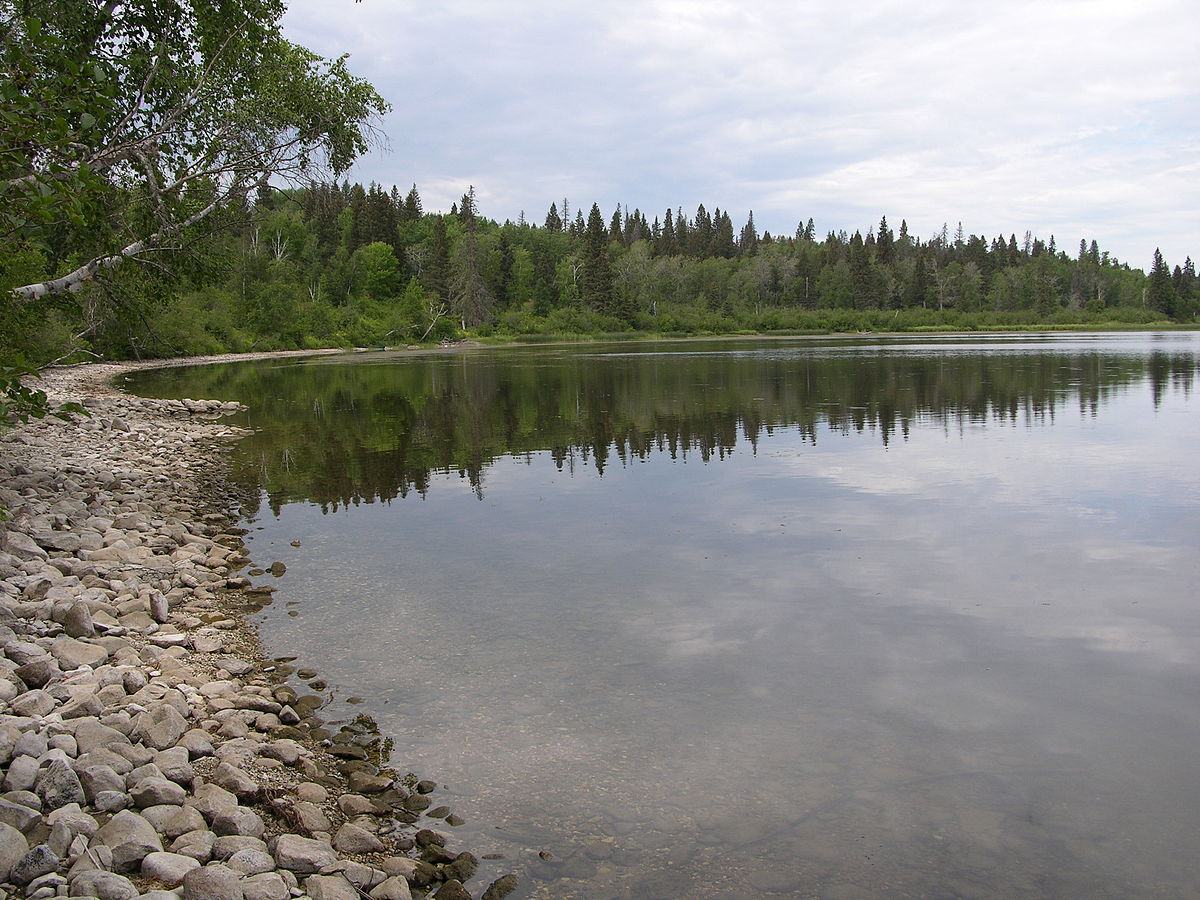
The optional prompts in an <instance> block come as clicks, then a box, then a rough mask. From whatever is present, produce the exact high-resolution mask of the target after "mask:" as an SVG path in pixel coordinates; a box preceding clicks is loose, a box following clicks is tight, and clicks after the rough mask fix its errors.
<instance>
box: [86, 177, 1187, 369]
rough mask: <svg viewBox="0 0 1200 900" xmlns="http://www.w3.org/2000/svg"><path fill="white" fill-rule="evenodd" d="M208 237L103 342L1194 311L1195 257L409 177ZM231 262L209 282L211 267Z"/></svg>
mask: <svg viewBox="0 0 1200 900" xmlns="http://www.w3.org/2000/svg"><path fill="white" fill-rule="evenodd" d="M231 218H234V219H236V220H237V221H238V222H240V223H241V224H239V225H238V226H237V227H236V228H234V229H232V230H231V231H229V232H228V233H227V234H225V235H224V236H223V237H222V238H220V240H219V242H218V243H219V246H216V247H213V248H210V250H209V253H210V256H213V257H214V258H217V259H219V260H220V264H219V265H218V266H212V265H210V266H208V267H207V268H206V269H205V271H204V277H203V279H202V280H199V281H193V282H192V283H190V284H186V283H185V284H182V285H180V286H179V287H178V288H177V290H176V292H175V293H174V295H173V296H172V297H171V298H170V300H169V302H167V303H166V304H165V305H164V306H162V307H161V308H159V309H157V310H155V312H154V315H153V316H149V315H146V316H145V317H143V320H142V321H140V322H138V321H137V320H136V319H127V320H126V321H125V322H124V323H123V328H121V329H118V330H115V331H113V332H112V334H111V337H112V339H113V345H112V346H110V347H106V348H104V349H105V351H106V352H108V353H118V354H119V353H132V354H139V355H153V354H178V353H198V352H220V351H233V350H247V349H265V348H274V347H285V348H303V347H318V346H330V345H334V346H337V345H342V346H350V345H354V346H382V345H405V344H410V343H416V342H420V341H430V340H444V339H451V338H455V337H458V336H462V335H464V334H470V335H474V336H489V335H509V336H528V337H529V338H530V339H533V337H534V336H539V335H540V336H548V335H595V334H617V333H624V332H636V331H641V332H652V333H658V334H705V333H735V332H772V331H804V330H888V329H894V330H902V329H906V328H919V327H936V326H939V325H940V326H945V327H967V328H974V327H1004V326H1015V325H1031V324H1039V323H1041V324H1087V323H1128V324H1147V323H1151V322H1165V321H1190V320H1192V319H1193V318H1194V317H1195V315H1196V312H1197V309H1198V298H1200V285H1198V284H1197V276H1196V270H1195V265H1194V263H1193V262H1192V260H1191V259H1190V258H1188V259H1187V260H1186V261H1185V262H1184V263H1183V264H1182V265H1176V266H1175V267H1174V269H1173V270H1172V269H1171V268H1169V267H1168V265H1167V263H1166V262H1165V261H1164V259H1163V257H1162V255H1161V253H1156V254H1155V258H1154V265H1153V267H1152V269H1151V271H1150V272H1149V274H1147V273H1144V272H1142V271H1141V270H1139V269H1133V268H1131V267H1130V266H1129V265H1128V264H1127V263H1124V262H1121V261H1119V260H1118V259H1116V258H1115V257H1113V256H1112V255H1111V254H1110V253H1109V252H1108V251H1102V250H1101V249H1100V248H1099V247H1098V245H1097V242H1096V241H1094V240H1093V241H1090V242H1087V241H1082V240H1081V241H1080V242H1079V245H1078V249H1077V250H1073V252H1071V253H1067V252H1066V251H1065V250H1063V249H1061V248H1059V247H1057V246H1056V243H1055V239H1054V238H1053V237H1051V238H1050V239H1049V241H1044V240H1042V239H1041V238H1039V237H1035V236H1033V235H1032V234H1030V233H1028V232H1027V233H1026V234H1025V236H1024V238H1023V239H1021V240H1018V238H1017V236H1016V235H1015V234H1012V235H1009V236H1008V237H1007V238H1005V237H1002V236H996V237H993V238H990V239H989V238H987V237H985V236H983V235H977V234H969V235H968V234H966V233H965V232H964V230H963V228H962V226H961V225H959V226H958V227H957V228H956V229H955V230H954V231H953V233H951V232H950V230H949V229H948V228H943V229H942V231H941V232H939V233H937V234H935V235H933V236H931V237H928V238H920V237H917V236H914V235H912V234H910V233H909V230H908V227H907V224H906V223H905V222H904V221H903V220H901V222H900V224H899V226H898V227H897V228H893V227H892V225H891V224H889V222H888V220H887V218H886V217H884V218H881V219H880V221H879V222H878V224H877V225H874V226H872V227H871V228H869V229H867V231H866V234H865V235H864V234H863V233H862V231H855V232H854V233H853V234H847V233H846V232H845V231H838V232H833V231H830V232H827V233H826V234H825V235H824V236H823V237H821V236H818V234H817V231H816V226H815V224H814V222H813V220H812V219H808V220H806V221H803V222H800V223H799V224H798V225H797V228H796V230H795V232H794V233H792V234H788V235H773V234H771V233H770V232H761V233H760V232H759V231H758V229H757V228H756V226H755V224H754V216H753V213H750V214H748V215H747V217H746V219H745V221H744V222H743V223H741V224H739V225H737V226H735V224H734V221H733V219H732V217H731V215H730V213H729V211H728V210H721V209H719V208H714V209H713V211H712V212H711V213H710V212H709V211H708V210H707V209H706V208H705V206H704V205H703V204H701V205H700V206H699V207H697V209H696V211H695V212H694V213H693V214H691V215H688V214H686V213H685V212H684V211H683V210H682V209H679V208H676V209H666V210H664V211H663V212H662V213H660V214H656V215H655V216H653V218H648V217H647V216H646V215H645V214H644V213H642V212H641V211H640V210H639V209H636V208H635V209H633V210H630V209H628V208H627V207H625V206H620V207H618V208H616V209H614V210H613V211H612V212H611V213H610V214H608V215H606V214H604V213H603V212H602V211H601V210H600V208H599V206H598V205H597V204H595V203H593V204H591V207H590V209H589V210H588V212H587V213H586V214H585V212H584V210H583V209H582V208H575V209H573V208H572V207H571V205H570V203H569V201H568V200H565V199H564V200H563V201H561V203H560V202H558V201H555V202H553V203H551V204H550V207H549V209H548V211H547V212H546V214H545V216H544V217H543V218H541V221H538V222H534V221H530V220H529V219H527V218H526V217H525V216H524V214H522V215H521V216H519V217H518V220H517V221H516V222H513V221H504V222H503V223H501V222H497V221H495V220H493V219H488V218H486V217H485V216H484V215H483V214H482V213H481V212H480V211H479V209H478V202H477V199H476V195H475V191H474V188H468V189H467V191H466V192H465V193H464V194H463V196H462V198H461V200H460V201H458V202H457V203H455V204H453V206H452V208H451V210H450V212H449V213H440V212H426V211H425V210H424V208H423V204H422V200H421V197H420V193H419V191H418V188H417V186H416V185H413V186H412V187H411V188H409V189H408V190H407V191H403V192H402V191H400V190H398V189H397V188H396V187H395V186H393V187H392V188H391V189H390V190H385V189H384V188H383V187H382V186H380V185H378V184H370V185H367V186H365V187H364V186H363V185H361V184H349V183H345V182H343V183H342V184H340V185H339V184H335V183H324V184H317V185H314V186H311V187H308V188H304V189H298V190H289V191H272V190H264V191H261V192H260V193H259V194H258V196H257V197H255V198H254V200H253V202H249V203H246V204H245V205H244V207H243V208H242V209H240V210H237V211H236V213H235V214H231ZM214 269H215V270H217V271H220V272H223V273H224V274H223V276H222V277H217V278H214V277H213V274H212V273H213V271H214Z"/></svg>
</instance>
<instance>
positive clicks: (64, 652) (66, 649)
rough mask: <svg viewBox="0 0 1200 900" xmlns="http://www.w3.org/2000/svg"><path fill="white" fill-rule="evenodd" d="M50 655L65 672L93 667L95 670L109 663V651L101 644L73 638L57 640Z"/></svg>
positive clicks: (51, 648) (51, 645)
mask: <svg viewBox="0 0 1200 900" xmlns="http://www.w3.org/2000/svg"><path fill="white" fill-rule="evenodd" d="M50 654H51V655H52V656H53V657H54V658H55V659H57V660H58V663H59V665H60V666H62V667H63V669H64V670H67V669H78V668H79V667H80V666H91V667H92V668H93V669H94V668H96V667H97V666H100V665H103V664H104V663H106V662H108V651H107V650H105V649H104V648H103V647H101V646H100V645H99V644H89V643H85V642H84V641H78V640H76V639H75V638H71V637H60V638H55V639H54V641H53V642H52V643H51V644H50Z"/></svg>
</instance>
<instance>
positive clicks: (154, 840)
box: [92, 809, 163, 874]
mask: <svg viewBox="0 0 1200 900" xmlns="http://www.w3.org/2000/svg"><path fill="white" fill-rule="evenodd" d="M92 843H93V844H103V845H104V846H106V847H110V848H111V849H112V853H113V869H114V871H116V872H120V873H122V874H123V873H126V872H133V871H136V870H137V868H138V867H139V866H140V865H141V862H142V860H143V859H144V858H145V857H146V855H147V854H149V853H153V852H155V851H156V850H162V848H163V847H162V838H160V837H159V834H158V832H157V831H155V830H154V826H153V825H151V824H150V823H149V822H148V821H147V820H146V819H145V818H143V817H142V816H139V815H138V814H137V813H135V812H131V811H130V810H127V809H123V810H121V811H120V812H118V813H117V814H116V815H114V816H113V817H112V818H111V819H110V820H109V821H108V823H107V824H105V825H104V826H102V827H101V828H100V829H99V830H98V831H97V832H96V834H95V836H94V837H93V838H92Z"/></svg>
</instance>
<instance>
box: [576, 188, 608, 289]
mask: <svg viewBox="0 0 1200 900" xmlns="http://www.w3.org/2000/svg"><path fill="white" fill-rule="evenodd" d="M583 299H584V302H585V303H587V304H588V305H589V306H591V307H592V309H594V310H596V311H597V312H609V311H610V308H611V306H612V269H611V268H610V266H609V264H608V231H607V230H606V229H605V227H604V217H603V216H601V214H600V207H599V206H598V205H596V204H595V203H593V204H592V211H591V212H590V213H589V214H588V219H587V226H586V231H585V232H584V244H583Z"/></svg>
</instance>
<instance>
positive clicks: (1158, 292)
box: [1146, 247, 1175, 318]
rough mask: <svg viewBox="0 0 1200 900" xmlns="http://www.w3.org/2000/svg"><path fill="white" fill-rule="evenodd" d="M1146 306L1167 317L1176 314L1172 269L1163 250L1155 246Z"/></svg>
mask: <svg viewBox="0 0 1200 900" xmlns="http://www.w3.org/2000/svg"><path fill="white" fill-rule="evenodd" d="M1146 306H1147V308H1149V309H1152V310H1154V311H1155V312H1159V313H1162V314H1163V315H1165V316H1166V317H1167V318H1174V315H1175V287H1174V285H1173V284H1171V270H1170V268H1169V267H1168V266H1167V264H1166V262H1165V261H1164V260H1163V255H1162V252H1161V251H1160V250H1159V249H1158V248H1157V247H1155V248H1154V265H1153V266H1151V267H1150V277H1149V279H1148V280H1147V282H1146Z"/></svg>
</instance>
